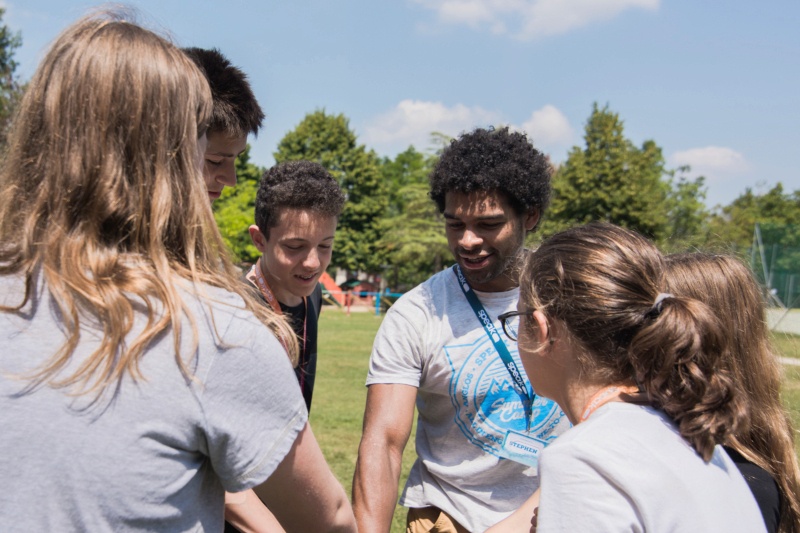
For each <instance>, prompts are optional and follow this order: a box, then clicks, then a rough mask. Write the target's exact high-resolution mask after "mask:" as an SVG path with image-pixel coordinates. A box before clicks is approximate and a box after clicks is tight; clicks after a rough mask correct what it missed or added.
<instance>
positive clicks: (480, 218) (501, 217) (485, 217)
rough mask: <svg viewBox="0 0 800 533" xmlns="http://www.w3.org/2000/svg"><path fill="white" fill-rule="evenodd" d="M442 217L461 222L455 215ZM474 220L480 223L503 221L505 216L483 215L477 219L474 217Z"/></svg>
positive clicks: (447, 214)
mask: <svg viewBox="0 0 800 533" xmlns="http://www.w3.org/2000/svg"><path fill="white" fill-rule="evenodd" d="M442 216H443V217H444V218H446V219H448V220H461V219H460V218H458V217H457V216H455V215H452V214H450V213H442ZM476 218H477V219H478V220H481V221H486V220H503V219H504V218H505V215H503V214H497V215H485V216H478V217H476Z"/></svg>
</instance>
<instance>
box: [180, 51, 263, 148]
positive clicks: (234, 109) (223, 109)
mask: <svg viewBox="0 0 800 533" xmlns="http://www.w3.org/2000/svg"><path fill="white" fill-rule="evenodd" d="M183 53H185V54H186V55H187V56H189V58H191V60H192V61H194V62H195V64H196V65H197V66H198V67H199V68H200V71H201V72H202V73H203V74H205V76H206V79H207V80H208V85H209V87H211V98H212V100H213V101H214V110H213V114H212V117H211V124H209V128H208V130H209V131H210V132H221V133H223V134H225V135H227V136H236V137H243V136H246V135H247V134H248V133H252V134H253V135H257V134H258V130H259V128H261V124H262V123H263V122H264V112H263V111H262V110H261V106H259V105H258V100H256V97H255V95H254V94H253V89H251V88H250V83H249V82H248V81H247V75H246V74H245V73H244V72H242V71H241V70H240V69H238V68H237V67H235V66H233V65H232V64H231V62H230V61H228V58H226V57H225V56H224V55H222V53H221V52H220V51H219V50H217V49H216V48H213V49H211V50H206V49H203V48H184V49H183Z"/></svg>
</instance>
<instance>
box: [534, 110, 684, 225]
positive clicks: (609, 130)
mask: <svg viewBox="0 0 800 533" xmlns="http://www.w3.org/2000/svg"><path fill="white" fill-rule="evenodd" d="M584 141H585V147H584V148H583V149H582V148H580V147H578V146H575V147H573V149H572V150H571V151H570V153H569V156H568V158H567V161H566V162H565V163H564V165H563V166H561V168H559V169H558V171H557V172H556V174H555V176H554V179H553V201H552V205H551V208H550V211H549V215H548V216H547V218H546V219H545V222H544V223H543V227H542V233H543V234H550V233H552V232H554V231H558V230H561V229H564V228H565V227H569V226H572V225H576V224H584V223H587V222H590V221H593V220H605V221H608V222H612V223H614V224H618V225H620V226H624V227H627V228H631V229H634V230H636V231H639V232H640V233H642V234H644V235H647V236H649V237H651V238H656V239H658V238H660V237H662V236H664V234H665V232H666V229H667V223H668V219H667V209H665V207H666V200H667V195H668V193H669V184H668V183H667V182H666V181H664V180H663V179H662V178H663V176H664V172H665V169H664V157H663V155H662V153H661V148H659V147H658V146H657V145H656V143H655V142H653V141H651V140H648V141H645V142H644V143H643V144H642V146H641V148H637V147H636V146H634V144H633V143H632V142H631V141H629V140H628V139H626V138H625V137H624V135H623V123H622V121H621V120H620V118H619V115H617V114H616V113H613V112H611V111H610V110H609V109H608V107H607V106H606V107H604V108H602V109H600V108H599V107H598V106H597V104H594V107H593V110H592V115H591V116H590V117H589V120H588V122H587V123H586V128H585V134H584Z"/></svg>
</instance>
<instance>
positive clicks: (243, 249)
mask: <svg viewBox="0 0 800 533" xmlns="http://www.w3.org/2000/svg"><path fill="white" fill-rule="evenodd" d="M263 174H264V169H263V168H260V167H258V166H256V165H254V164H253V163H251V162H250V146H249V145H248V146H247V149H246V150H245V151H244V152H243V153H242V155H240V156H239V157H238V158H236V187H234V188H231V187H225V189H223V190H222V196H220V198H219V199H217V201H216V202H214V218H215V219H216V221H217V226H219V231H220V233H222V238H223V240H224V241H225V244H227V245H228V247H229V248H230V249H231V251H232V252H233V254H234V257H235V258H236V259H238V261H239V262H240V263H253V262H255V260H256V259H258V257H259V255H261V253H260V252H259V251H258V249H257V248H256V247H255V246H254V245H253V242H252V241H251V240H250V233H249V232H248V228H249V227H250V225H251V224H254V223H255V205H256V194H257V193H258V184H259V182H260V181H261V176H262V175H263Z"/></svg>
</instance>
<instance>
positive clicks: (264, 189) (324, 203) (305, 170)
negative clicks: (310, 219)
mask: <svg viewBox="0 0 800 533" xmlns="http://www.w3.org/2000/svg"><path fill="white" fill-rule="evenodd" d="M344 201H345V196H344V193H343V192H342V189H341V188H340V187H339V183H338V182H337V181H336V179H335V178H334V177H333V176H331V175H330V173H329V172H328V171H327V170H325V167H323V166H322V165H320V164H319V163H314V162H312V161H287V162H284V163H278V164H277V165H275V166H274V167H272V168H270V169H269V170H267V171H266V172H265V173H264V175H263V176H262V177H261V184H260V185H259V187H258V194H257V195H256V225H257V226H258V229H259V230H260V231H261V233H263V234H264V236H265V237H266V238H269V230H270V228H274V227H275V226H277V225H278V223H279V221H280V215H281V209H287V208H290V209H307V210H309V211H313V212H314V213H319V214H322V215H325V216H331V217H338V216H339V215H340V214H341V212H342V209H343V208H344Z"/></svg>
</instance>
